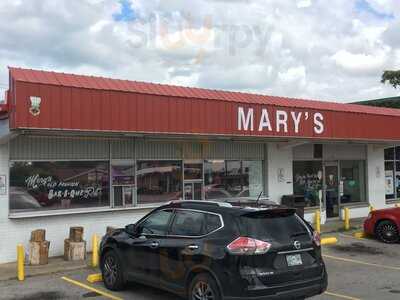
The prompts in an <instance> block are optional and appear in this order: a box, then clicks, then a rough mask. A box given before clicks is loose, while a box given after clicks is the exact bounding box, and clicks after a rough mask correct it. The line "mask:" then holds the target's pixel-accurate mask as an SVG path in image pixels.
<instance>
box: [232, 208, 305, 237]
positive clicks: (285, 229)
mask: <svg viewBox="0 0 400 300" xmlns="http://www.w3.org/2000/svg"><path fill="white" fill-rule="evenodd" d="M238 221H239V228H240V231H241V232H243V233H244V234H245V236H246V235H247V236H251V237H253V238H256V239H260V240H264V241H268V240H273V241H277V242H285V243H286V242H287V241H292V240H293V236H294V235H293V234H296V239H297V238H299V237H300V236H302V235H305V236H308V234H309V233H308V231H307V228H306V227H305V225H304V224H303V223H302V222H301V221H300V219H299V218H298V217H297V216H296V215H294V214H268V213H265V214H254V215H251V214H250V215H245V216H242V217H240V218H238Z"/></svg>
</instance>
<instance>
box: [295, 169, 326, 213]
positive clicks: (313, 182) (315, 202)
mask: <svg viewBox="0 0 400 300" xmlns="http://www.w3.org/2000/svg"><path fill="white" fill-rule="evenodd" d="M322 178H323V177H322V161H295V162H293V183H294V184H293V190H294V194H295V195H298V196H304V199H305V201H306V206H308V207H310V206H319V200H320V199H319V195H320V190H322Z"/></svg>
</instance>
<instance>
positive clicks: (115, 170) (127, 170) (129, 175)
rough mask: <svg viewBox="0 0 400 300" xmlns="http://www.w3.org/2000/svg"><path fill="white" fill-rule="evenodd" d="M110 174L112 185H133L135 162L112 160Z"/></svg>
mask: <svg viewBox="0 0 400 300" xmlns="http://www.w3.org/2000/svg"><path fill="white" fill-rule="evenodd" d="M111 174H112V184H113V185H135V164H134V163H133V162H113V163H112V165H111Z"/></svg>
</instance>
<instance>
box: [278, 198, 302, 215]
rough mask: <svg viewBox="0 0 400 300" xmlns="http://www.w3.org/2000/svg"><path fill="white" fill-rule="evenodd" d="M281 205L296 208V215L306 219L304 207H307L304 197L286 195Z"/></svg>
mask: <svg viewBox="0 0 400 300" xmlns="http://www.w3.org/2000/svg"><path fill="white" fill-rule="evenodd" d="M281 204H282V205H285V206H287V207H291V208H295V209H296V213H297V214H298V215H299V216H300V217H302V218H304V207H305V206H306V201H305V198H304V195H284V196H282V199H281Z"/></svg>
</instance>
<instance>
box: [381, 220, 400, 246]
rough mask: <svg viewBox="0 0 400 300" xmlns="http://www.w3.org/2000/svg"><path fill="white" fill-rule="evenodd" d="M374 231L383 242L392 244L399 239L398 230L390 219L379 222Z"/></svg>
mask: <svg viewBox="0 0 400 300" xmlns="http://www.w3.org/2000/svg"><path fill="white" fill-rule="evenodd" d="M375 232H376V236H377V237H378V239H380V240H381V241H382V242H384V243H388V244H393V243H397V242H398V241H399V230H398V228H397V226H396V224H395V223H393V222H392V221H389V220H386V221H382V222H379V224H378V225H377V226H376V229H375Z"/></svg>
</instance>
